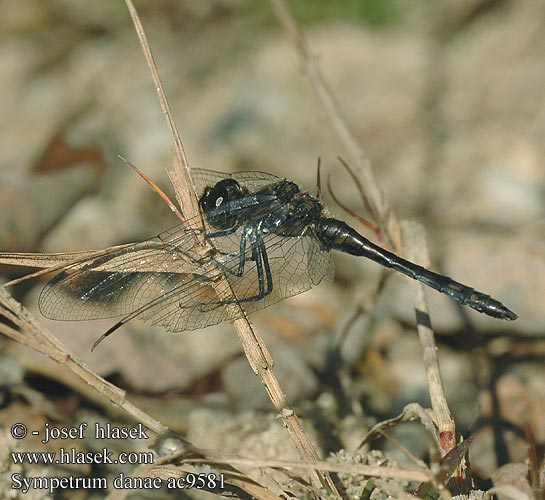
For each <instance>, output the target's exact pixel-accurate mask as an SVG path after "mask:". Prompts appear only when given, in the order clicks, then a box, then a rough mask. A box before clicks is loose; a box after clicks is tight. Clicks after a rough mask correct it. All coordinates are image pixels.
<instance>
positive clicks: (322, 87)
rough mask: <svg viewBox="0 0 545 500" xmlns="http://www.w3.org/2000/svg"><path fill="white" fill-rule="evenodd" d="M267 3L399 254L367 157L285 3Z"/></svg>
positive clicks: (394, 225)
mask: <svg viewBox="0 0 545 500" xmlns="http://www.w3.org/2000/svg"><path fill="white" fill-rule="evenodd" d="M270 3H271V5H272V8H273V10H274V12H275V14H276V16H277V18H278V20H279V21H280V24H281V25H282V27H283V28H284V29H285V31H286V33H287V35H288V37H289V38H290V40H291V42H292V43H293V45H294V47H295V49H296V52H297V54H298V56H299V59H300V61H301V64H302V66H303V69H304V71H305V74H306V75H307V77H308V79H309V82H310V84H311V85H312V88H313V89H314V91H315V92H316V94H317V96H318V99H319V100H320V102H321V103H322V106H323V107H324V109H325V111H326V113H327V115H328V117H329V119H330V120H331V124H332V126H333V129H334V130H335V132H336V133H337V136H338V137H339V140H340V141H341V143H342V144H343V145H344V147H345V148H346V150H347V152H348V155H349V156H350V160H351V163H352V164H353V165H354V166H355V167H356V169H357V175H358V176H359V177H360V178H361V183H362V185H363V186H364V189H365V195H366V197H367V199H368V202H369V204H370V206H371V207H372V210H373V213H374V214H376V215H377V216H378V221H377V222H378V223H379V225H380V227H381V228H382V229H383V231H384V233H385V235H386V237H387V239H388V242H389V243H390V245H391V246H392V247H393V248H394V249H395V250H396V251H398V252H399V251H401V245H400V237H399V223H398V221H397V219H396V217H395V214H394V213H393V210H392V209H391V207H390V206H389V204H388V202H387V200H386V198H385V197H384V194H383V193H382V190H381V189H380V187H379V186H378V183H377V182H376V180H375V176H374V173H373V169H372V165H371V161H370V160H369V157H368V156H367V155H366V154H365V151H364V149H363V148H362V147H361V145H360V144H359V142H358V140H357V139H356V137H355V135H354V133H353V132H352V130H351V129H350V127H349V125H348V122H347V120H346V119H345V118H344V116H343V113H342V112H341V109H340V107H339V105H338V103H337V100H336V99H335V96H334V95H333V92H332V91H331V89H330V87H329V85H328V84H327V82H326V81H325V78H324V77H323V75H322V73H321V71H320V69H319V67H318V65H317V64H316V62H315V60H314V57H313V55H312V53H311V50H310V48H309V46H308V43H307V41H306V39H305V37H304V35H303V33H302V32H301V30H300V29H299V27H298V25H297V22H296V20H295V18H294V17H293V15H292V14H291V12H290V10H289V7H288V5H287V3H286V2H285V0H270Z"/></svg>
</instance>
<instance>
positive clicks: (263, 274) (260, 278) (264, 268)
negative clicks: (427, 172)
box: [197, 236, 273, 312]
mask: <svg viewBox="0 0 545 500" xmlns="http://www.w3.org/2000/svg"><path fill="white" fill-rule="evenodd" d="M251 245H252V260H254V261H255V263H256V273H257V282H258V291H257V294H255V295H252V296H249V297H241V298H238V299H236V300H235V299H233V300H224V301H221V302H214V301H209V302H202V303H201V304H199V305H198V306H197V309H198V310H199V311H200V312H210V311H212V310H214V309H216V308H217V307H218V306H221V305H226V304H235V303H244V302H257V301H259V300H261V299H263V298H264V297H265V296H267V295H269V294H270V293H271V292H272V290H273V280H272V273H271V268H270V264H269V259H268V257H267V250H266V247H265V243H264V242H263V239H262V238H261V237H257V236H256V237H255V239H254V241H252V243H251ZM229 272H230V274H234V273H233V272H232V271H229ZM265 282H266V283H265Z"/></svg>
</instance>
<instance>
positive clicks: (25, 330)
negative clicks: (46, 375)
mask: <svg viewBox="0 0 545 500" xmlns="http://www.w3.org/2000/svg"><path fill="white" fill-rule="evenodd" d="M0 315H2V316H4V317H5V318H6V319H7V320H9V322H11V324H13V325H15V326H16V327H17V328H19V329H20V331H19V330H16V329H15V328H12V327H11V326H8V325H7V324H4V323H0V333H3V334H4V335H6V336H8V337H10V338H12V339H13V340H16V341H17V342H20V343H21V344H24V345H27V346H29V347H31V348H33V349H35V350H37V351H39V352H41V353H42V354H45V355H47V356H49V357H50V358H51V359H53V360H54V361H57V362H58V363H60V364H62V365H64V366H66V367H67V368H68V369H69V370H71V371H72V372H73V373H75V374H76V375H77V376H78V377H80V378H81V379H82V380H84V381H85V382H87V384H89V385H90V386H91V387H93V388H94V389H95V390H97V391H98V392H99V393H100V394H102V396H104V397H106V398H108V399H109V400H110V401H111V402H112V403H113V404H114V405H115V406H117V407H119V408H121V409H123V410H124V411H126V412H127V413H128V414H129V415H131V416H132V417H133V418H134V419H135V420H136V421H137V422H142V423H143V424H144V425H145V426H146V427H149V428H150V429H151V430H152V431H154V432H156V433H163V432H166V431H167V430H168V429H167V427H166V426H164V425H163V424H161V423H160V422H158V421H157V420H155V419H154V418H153V417H151V416H150V415H148V414H146V413H144V412H143V411H142V410H140V409H139V408H137V407H136V406H134V405H133V404H132V403H130V402H129V401H127V400H126V399H125V392H124V391H122V390H121V389H119V388H118V387H116V386H115V385H113V384H110V383H109V382H108V381H106V380H104V379H103V378H102V377H100V376H99V375H97V374H96V373H95V372H94V371H93V370H92V369H91V368H89V367H88V366H87V365H85V363H83V362H82V361H81V360H80V359H79V358H78V357H76V355H75V354H73V353H72V352H71V351H69V350H68V348H67V347H66V346H65V345H64V344H63V343H62V342H61V341H60V340H59V339H57V338H56V337H55V336H54V335H53V334H52V333H51V332H50V331H49V330H48V329H47V328H45V327H44V326H43V325H41V324H40V323H39V322H38V321H37V320H36V318H34V316H33V315H32V314H31V313H30V312H29V311H27V310H26V309H25V308H24V307H23V306H22V305H21V304H19V302H17V301H16V300H15V299H13V298H12V297H10V295H9V294H8V293H7V292H6V291H5V290H3V289H0Z"/></svg>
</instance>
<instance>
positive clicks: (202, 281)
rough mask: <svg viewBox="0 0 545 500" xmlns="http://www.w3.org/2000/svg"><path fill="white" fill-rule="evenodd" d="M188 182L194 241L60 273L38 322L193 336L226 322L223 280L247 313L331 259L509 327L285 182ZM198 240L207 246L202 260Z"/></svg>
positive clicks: (498, 314)
mask: <svg viewBox="0 0 545 500" xmlns="http://www.w3.org/2000/svg"><path fill="white" fill-rule="evenodd" d="M192 176H193V179H194V182H195V185H196V188H197V192H198V193H199V194H200V199H199V207H200V209H201V211H202V214H203V217H202V220H203V222H204V227H203V228H202V230H199V234H198V235H197V234H196V230H195V229H191V228H192V227H195V226H199V224H197V223H195V224H186V225H184V224H180V225H178V226H176V227H174V228H172V229H170V230H168V231H165V232H164V233H162V234H160V235H159V236H157V237H156V238H153V239H151V240H148V241H144V242H142V243H135V244H133V245H127V246H123V247H121V248H117V249H112V250H111V251H108V252H106V253H105V254H103V255H101V256H100V257H95V258H90V259H88V260H84V261H80V262H76V263H74V264H72V265H70V266H68V267H66V268H65V269H64V270H63V271H62V272H60V273H59V274H57V275H56V276H55V277H53V278H52V279H51V280H50V281H49V282H48V283H47V285H46V286H45V288H44V290H43V291H42V293H41V295H40V299H39V307H40V310H41V312H42V314H43V315H44V316H46V317H48V318H50V319H56V320H90V319H99V318H109V317H116V316H121V317H122V318H121V319H120V320H119V321H118V322H117V323H116V324H115V325H114V326H113V327H112V328H110V329H109V330H108V331H107V332H106V333H105V334H104V335H103V336H102V337H101V338H100V339H99V341H100V340H102V339H103V338H104V337H105V336H107V335H109V334H110V333H112V332H113V331H115V330H117V329H118V328H119V327H120V326H122V325H123V324H125V323H127V322H128V321H130V320H132V319H134V318H139V319H141V320H144V321H146V322H148V323H151V324H153V325H160V326H162V327H164V328H165V329H166V330H167V331H169V332H182V331H185V330H195V329H198V328H204V327H207V326H210V325H214V324H217V323H220V322H222V321H224V320H226V319H228V315H227V312H226V309H225V307H224V306H225V305H226V301H225V300H220V299H219V298H218V295H217V293H216V291H215V288H214V285H215V284H216V282H217V280H218V279H220V278H221V279H227V280H228V281H229V284H230V286H231V289H232V291H233V292H234V296H235V297H236V300H237V301H238V302H239V303H241V304H243V305H244V309H245V310H246V311H247V312H252V311H255V310H257V309H261V308H264V307H267V306H269V305H271V304H273V303H275V302H278V301H280V300H282V299H285V298H287V297H291V296H293V295H296V294H298V293H301V292H304V291H306V290H309V289H310V288H312V287H313V286H315V285H317V284H318V283H320V282H321V281H324V280H331V279H332V278H333V273H334V266H333V261H332V258H331V252H330V251H331V250H338V251H340V252H345V253H348V254H351V255H355V256H360V257H367V258H369V259H371V260H374V261H375V262H378V263H379V264H381V265H382V266H385V267H388V268H392V269H395V270H396V271H399V272H401V273H403V274H405V275H407V276H409V277H411V278H413V279H415V280H418V281H421V282H422V283H424V284H426V285H427V286H429V287H431V288H434V289H435V290H437V291H439V292H441V293H444V294H446V295H448V296H449V297H451V298H452V299H454V300H455V301H457V302H459V303H460V304H462V305H466V306H469V307H471V308H473V309H475V310H476V311H479V312H481V313H484V314H487V315H489V316H493V317H495V318H499V319H505V320H515V319H517V315H516V314H515V313H514V312H513V311H511V310H509V309H508V308H507V307H506V306H504V305H503V304H502V303H501V302H499V301H498V300H496V299H494V298H492V297H490V296H489V295H486V294H484V293H482V292H478V291H476V290H475V289H473V288H471V287H469V286H467V285H463V284H461V283H458V282H457V281H454V280H453V279H451V278H449V277H447V276H443V275H441V274H438V273H435V272H433V271H430V270H428V269H425V268H424V267H421V266H419V265H417V264H414V263H412V262H410V261H407V260H405V259H403V258H402V257H400V256H398V255H396V254H394V253H392V252H389V251H388V250H385V249H384V248H381V247H380V246H378V245H375V244H374V243H372V242H371V241H369V240H368V239H367V238H365V237H363V236H362V235H361V234H359V233H358V232H357V231H356V230H355V229H353V228H351V227H350V226H349V225H348V224H346V223H345V222H343V221H341V220H338V219H335V218H331V217H329V216H328V215H327V212H326V209H325V207H324V205H323V204H322V202H321V200H320V199H319V197H317V196H314V195H312V194H311V193H309V192H307V191H303V190H301V189H300V188H299V186H298V185H297V184H295V183H294V182H292V181H289V180H286V179H282V178H279V177H276V176H274V175H271V174H267V173H264V172H242V173H236V174H225V173H222V172H214V171H210V170H201V169H193V170H192ZM199 219H200V217H199ZM201 227H202V226H201ZM197 236H200V237H201V238H204V239H205V240H206V242H207V243H208V244H209V245H208V250H207V251H206V252H203V247H202V245H201V244H200V243H199V238H198V237H197ZM233 300H234V299H233ZM97 343H98V342H97ZM95 345H96V344H95Z"/></svg>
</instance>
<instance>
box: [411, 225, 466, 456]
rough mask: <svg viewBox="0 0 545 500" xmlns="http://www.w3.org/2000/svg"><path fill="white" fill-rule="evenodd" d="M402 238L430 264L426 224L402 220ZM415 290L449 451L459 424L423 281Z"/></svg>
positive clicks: (430, 375) (440, 424) (420, 328)
mask: <svg viewBox="0 0 545 500" xmlns="http://www.w3.org/2000/svg"><path fill="white" fill-rule="evenodd" d="M402 232H403V242H404V244H405V248H406V253H407V257H408V258H409V259H411V260H412V261H413V262H416V263H419V264H421V265H424V266H426V265H428V264H429V256H428V253H427V247H426V243H425V233H424V228H423V227H422V226H421V225H420V224H417V223H415V222H410V223H409V222H406V223H405V222H404V223H403V224H402ZM411 286H412V289H413V291H414V303H415V306H416V319H417V325H416V327H417V330H418V337H419V339H420V346H421V348H422V356H423V359H424V367H425V369H426V377H427V380H428V391H429V394H430V400H431V404H432V408H433V411H434V413H435V416H436V418H437V427H438V428H439V436H440V439H441V444H442V448H443V450H445V452H449V451H450V450H452V449H453V448H454V447H455V446H456V427H455V424H454V419H453V418H452V416H451V414H450V409H449V407H448V404H447V398H446V395H445V389H444V387H443V381H442V380H441V371H440V369H439V360H438V359H437V345H436V343H435V336H434V335H433V330H432V328H431V320H430V317H429V313H428V305H427V301H426V295H425V292H424V288H423V286H422V285H420V284H418V285H415V284H414V282H412V283H411Z"/></svg>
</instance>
